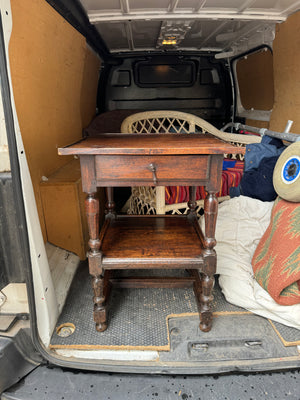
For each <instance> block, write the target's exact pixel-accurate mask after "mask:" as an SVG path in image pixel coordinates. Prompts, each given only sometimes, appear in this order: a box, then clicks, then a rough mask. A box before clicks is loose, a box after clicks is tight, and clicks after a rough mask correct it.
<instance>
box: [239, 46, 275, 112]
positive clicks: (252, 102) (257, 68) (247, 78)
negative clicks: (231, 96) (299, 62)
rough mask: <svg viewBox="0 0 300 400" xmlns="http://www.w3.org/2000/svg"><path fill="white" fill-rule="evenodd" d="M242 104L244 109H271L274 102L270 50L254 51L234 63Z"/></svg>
mask: <svg viewBox="0 0 300 400" xmlns="http://www.w3.org/2000/svg"><path fill="white" fill-rule="evenodd" d="M236 71H237V77H238V82H239V89H240V95H241V102H242V105H243V106H244V108H245V109H246V110H249V109H251V108H254V109H255V110H271V109H272V107H273V103H274V88H273V57H272V53H271V51H262V52H259V53H254V54H251V55H249V56H248V57H246V58H243V59H241V60H239V61H238V62H237V65H236Z"/></svg>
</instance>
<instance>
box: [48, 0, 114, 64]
mask: <svg viewBox="0 0 300 400" xmlns="http://www.w3.org/2000/svg"><path fill="white" fill-rule="evenodd" d="M46 1H47V3H49V4H50V5H51V6H52V7H53V8H54V9H55V10H56V11H57V12H58V13H59V14H60V15H61V16H62V17H63V18H64V19H65V20H66V21H68V22H69V23H70V24H71V25H72V26H73V27H74V28H75V29H76V30H77V31H78V32H80V33H81V34H82V35H83V36H85V38H86V40H87V42H88V44H89V45H90V46H91V47H92V48H93V49H94V50H95V51H96V52H97V53H98V54H99V56H100V57H101V58H102V59H103V60H106V59H107V58H108V57H109V55H110V53H109V50H108V48H107V46H106V44H105V42H104V41H103V39H102V37H101V36H100V34H99V33H98V31H97V29H96V28H95V27H94V26H93V25H92V24H91V23H90V22H89V19H88V17H87V15H86V12H85V10H84V8H83V7H82V5H81V3H80V1H78V0H72V1H70V0H46Z"/></svg>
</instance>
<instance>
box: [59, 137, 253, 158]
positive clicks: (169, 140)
mask: <svg viewBox="0 0 300 400" xmlns="http://www.w3.org/2000/svg"><path fill="white" fill-rule="evenodd" d="M244 152H245V148H243V147H236V146H233V145H231V144H230V143H227V142H224V141H222V140H221V139H218V138H216V137H214V136H212V135H210V134H208V133H205V134H203V133H193V134H186V133H179V134H178V133H177V134H175V133H163V134H157V133H156V134H149V133H146V134H142V133H139V134H133V133H132V134H124V133H105V134H102V135H99V136H97V137H93V138H86V139H82V140H80V141H79V142H77V143H74V144H72V145H69V146H66V147H62V148H59V149H58V154H60V155H70V154H74V155H75V154H78V155H104V154H107V155H108V154H111V155H126V154H135V155H175V154H177V155H180V154H199V155H201V154H223V153H228V154H238V153H242V154H243V153H244Z"/></svg>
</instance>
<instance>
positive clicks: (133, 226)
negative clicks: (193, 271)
mask: <svg viewBox="0 0 300 400" xmlns="http://www.w3.org/2000/svg"><path fill="white" fill-rule="evenodd" d="M104 229H105V232H102V236H103V241H102V246H101V251H102V253H103V260H102V264H103V266H104V267H105V268H110V267H112V268H131V266H132V268H137V264H139V266H138V268H149V265H151V267H152V268H156V267H157V268H161V267H162V266H163V267H164V268H165V267H168V266H170V268H197V267H198V268H199V266H200V265H201V264H203V256H202V253H203V247H202V244H201V241H202V240H203V239H202V237H201V235H202V234H201V230H200V228H199V226H198V222H197V220H196V218H187V217H186V216H155V215H153V216H152V215H151V216H118V217H116V218H115V219H111V220H109V223H108V222H107V224H106V227H105V228H104Z"/></svg>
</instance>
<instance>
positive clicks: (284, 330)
mask: <svg viewBox="0 0 300 400" xmlns="http://www.w3.org/2000/svg"><path fill="white" fill-rule="evenodd" d="M269 322H270V324H271V325H272V327H273V328H274V330H275V332H276V333H277V335H278V336H279V338H280V339H281V341H282V343H283V344H284V345H285V346H297V345H300V330H299V329H296V328H290V327H289V326H286V325H283V324H280V323H279V322H275V321H271V320H269Z"/></svg>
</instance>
